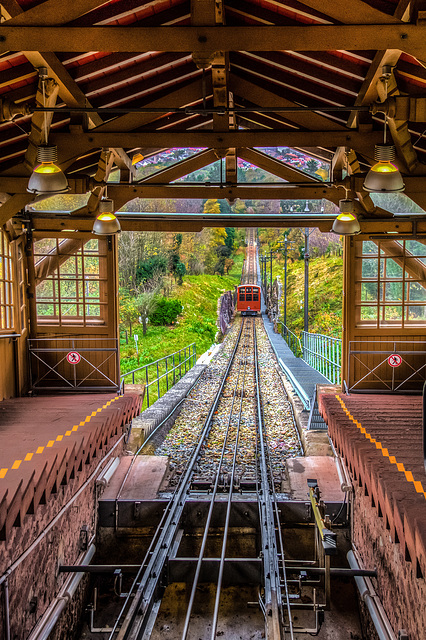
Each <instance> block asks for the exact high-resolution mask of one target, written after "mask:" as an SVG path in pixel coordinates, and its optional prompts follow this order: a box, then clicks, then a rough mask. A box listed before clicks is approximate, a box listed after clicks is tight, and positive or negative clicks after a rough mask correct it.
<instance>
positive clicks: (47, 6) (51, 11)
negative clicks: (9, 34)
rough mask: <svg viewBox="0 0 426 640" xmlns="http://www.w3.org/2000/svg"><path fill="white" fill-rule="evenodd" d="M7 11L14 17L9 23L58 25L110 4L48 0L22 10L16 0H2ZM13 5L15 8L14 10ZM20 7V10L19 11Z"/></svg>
mask: <svg viewBox="0 0 426 640" xmlns="http://www.w3.org/2000/svg"><path fill="white" fill-rule="evenodd" d="M1 4H2V5H3V6H5V8H6V11H7V12H8V13H9V14H10V12H13V13H12V15H13V17H11V18H9V20H8V23H7V24H8V25H13V26H15V25H36V26H38V25H40V26H43V25H44V26H47V25H57V24H66V23H67V22H71V21H72V20H75V19H76V18H78V17H79V16H81V15H83V14H84V13H88V12H89V11H92V9H96V7H99V6H101V5H103V4H108V2H107V1H106V0H73V1H72V2H62V0H59V2H58V0H46V2H43V3H42V4H38V5H36V6H35V7H31V8H30V9H27V11H22V9H21V7H20V6H19V4H18V3H17V2H16V1H15V0H7V1H6V2H4V0H3V2H1ZM13 7H15V10H14V11H13ZM18 8H19V9H20V12H18Z"/></svg>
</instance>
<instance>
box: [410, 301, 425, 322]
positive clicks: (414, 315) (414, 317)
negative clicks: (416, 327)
mask: <svg viewBox="0 0 426 640" xmlns="http://www.w3.org/2000/svg"><path fill="white" fill-rule="evenodd" d="M408 320H409V321H410V322H421V323H424V322H426V306H423V305H422V306H421V305H417V306H410V307H408Z"/></svg>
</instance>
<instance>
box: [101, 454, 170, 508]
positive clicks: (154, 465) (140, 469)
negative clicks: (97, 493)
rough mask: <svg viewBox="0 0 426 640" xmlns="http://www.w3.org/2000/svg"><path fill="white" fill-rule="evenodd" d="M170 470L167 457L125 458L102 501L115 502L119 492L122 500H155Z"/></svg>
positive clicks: (121, 461)
mask: <svg viewBox="0 0 426 640" xmlns="http://www.w3.org/2000/svg"><path fill="white" fill-rule="evenodd" d="M132 462H133V464H132ZM131 465H132V467H131V468H130V466H131ZM168 468H169V460H168V457H167V456H138V457H136V458H134V457H133V456H125V457H124V458H121V460H120V464H119V466H118V468H117V470H116V472H115V473H114V475H113V477H112V479H111V482H110V483H109V485H108V487H107V488H106V489H105V491H104V493H103V494H102V500H115V499H116V498H117V496H118V493H119V492H120V500H155V498H156V497H157V494H158V490H159V488H160V485H161V483H162V481H163V479H164V476H165V475H166V473H167V470H168ZM129 469H130V473H129V475H128V477H127V478H126V474H127V472H128V471H129ZM125 478H126V481H125V483H124V485H123V487H122V488H121V485H122V483H123V481H124V479H125ZM120 488H121V491H120Z"/></svg>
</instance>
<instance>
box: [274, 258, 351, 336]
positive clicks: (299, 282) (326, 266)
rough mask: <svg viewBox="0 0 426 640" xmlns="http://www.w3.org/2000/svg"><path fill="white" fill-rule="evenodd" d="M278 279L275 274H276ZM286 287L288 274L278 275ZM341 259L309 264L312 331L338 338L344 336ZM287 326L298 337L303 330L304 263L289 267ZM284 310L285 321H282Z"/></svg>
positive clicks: (301, 261)
mask: <svg viewBox="0 0 426 640" xmlns="http://www.w3.org/2000/svg"><path fill="white" fill-rule="evenodd" d="M274 275H275V274H274ZM277 275H280V277H281V282H283V283H284V270H283V269H280V270H279V271H277ZM342 281H343V259H342V257H341V256H332V257H321V258H312V259H311V260H310V261H309V331H310V332H311V333H322V334H324V335H327V336H333V337H336V338H340V337H341V332H342ZM287 295H288V301H287V325H288V327H289V328H290V329H291V330H292V331H294V332H295V333H299V332H300V331H302V330H303V301H304V262H303V260H297V261H296V262H293V263H292V264H290V265H288V275H287ZM282 313H283V312H282V308H281V319H282Z"/></svg>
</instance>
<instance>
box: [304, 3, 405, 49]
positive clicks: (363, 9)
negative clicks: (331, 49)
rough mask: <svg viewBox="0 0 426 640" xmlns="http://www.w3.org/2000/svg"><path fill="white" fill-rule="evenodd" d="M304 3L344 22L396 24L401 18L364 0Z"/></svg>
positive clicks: (333, 18)
mask: <svg viewBox="0 0 426 640" xmlns="http://www.w3.org/2000/svg"><path fill="white" fill-rule="evenodd" d="M303 4H304V5H305V6H307V7H310V8H311V9H315V10H316V11H320V12H321V13H322V14H323V15H326V16H329V18H331V19H332V20H337V21H338V22H342V23H343V24H377V23H381V24H394V23H395V22H397V21H398V20H399V19H398V18H397V17H396V16H390V15H388V14H387V13H383V12H382V11H379V10H378V9H375V8H374V7H372V6H370V5H369V4H367V3H366V2H362V0H351V2H347V3H344V2H336V1H335V0H303ZM347 48H348V49H351V48H352V47H347Z"/></svg>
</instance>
